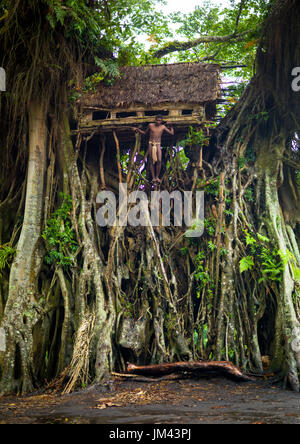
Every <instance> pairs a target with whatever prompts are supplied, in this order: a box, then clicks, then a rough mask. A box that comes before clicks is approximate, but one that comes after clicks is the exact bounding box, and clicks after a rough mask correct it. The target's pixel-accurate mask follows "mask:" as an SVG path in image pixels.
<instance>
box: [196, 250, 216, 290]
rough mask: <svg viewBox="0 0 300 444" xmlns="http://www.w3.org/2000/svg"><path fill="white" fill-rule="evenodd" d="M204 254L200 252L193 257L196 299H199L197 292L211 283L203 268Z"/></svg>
mask: <svg viewBox="0 0 300 444" xmlns="http://www.w3.org/2000/svg"><path fill="white" fill-rule="evenodd" d="M204 260H205V253H204V252H203V251H200V252H199V253H197V255H196V256H195V265H196V273H195V280H196V282H197V297H200V293H199V291H200V290H202V289H203V288H204V287H206V286H207V285H208V284H211V283H212V282H213V281H212V279H211V277H210V275H209V273H208V271H207V269H205V266H204Z"/></svg>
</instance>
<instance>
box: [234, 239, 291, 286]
mask: <svg viewBox="0 0 300 444" xmlns="http://www.w3.org/2000/svg"><path fill="white" fill-rule="evenodd" d="M244 233H245V240H246V245H247V247H248V249H249V251H250V253H251V255H249V256H245V257H243V258H242V259H241V260H240V272H241V273H243V272H245V271H247V270H252V269H254V268H257V270H258V272H259V273H260V274H261V275H262V276H261V278H260V279H259V281H258V282H259V283H261V282H265V281H268V280H269V281H276V282H281V281H282V273H283V270H284V265H285V262H284V260H283V255H282V253H281V252H280V250H278V249H276V248H274V249H271V248H270V247H267V246H266V244H269V243H270V239H269V238H267V237H266V236H263V235H261V234H260V233H257V234H256V238H255V237H254V234H252V233H249V231H248V230H244ZM285 260H287V262H288V261H289V260H290V258H288V259H287V257H285ZM287 262H286V263H287Z"/></svg>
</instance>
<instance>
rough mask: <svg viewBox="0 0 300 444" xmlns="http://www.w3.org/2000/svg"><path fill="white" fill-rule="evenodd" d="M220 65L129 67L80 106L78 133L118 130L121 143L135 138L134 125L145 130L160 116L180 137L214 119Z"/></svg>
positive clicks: (90, 94)
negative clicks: (155, 117)
mask: <svg viewBox="0 0 300 444" xmlns="http://www.w3.org/2000/svg"><path fill="white" fill-rule="evenodd" d="M220 94H221V88H220V66H219V65H217V64H204V63H175V64H170V65H147V66H127V67H123V68H121V69H120V78H118V79H116V80H115V81H114V83H113V84H112V85H110V86H108V85H107V84H105V83H104V82H101V83H100V84H99V85H98V86H97V87H96V90H94V91H91V92H88V93H86V94H84V95H83V96H82V97H81V98H80V99H79V100H78V102H77V105H78V108H79V115H80V119H79V129H78V130H77V131H80V132H82V133H86V134H91V133H93V134H103V133H106V134H108V133H110V134H111V133H112V130H118V134H119V135H120V137H121V138H123V140H125V141H126V140H129V139H130V137H132V134H133V132H132V130H131V129H130V126H137V125H142V126H144V127H145V125H147V124H148V123H150V122H153V119H154V116H155V115H157V114H162V115H163V116H164V118H165V119H166V121H167V122H168V123H169V124H172V125H173V127H174V129H175V134H176V137H179V138H180V137H182V134H186V132H187V131H188V128H189V126H191V125H193V126H195V127H197V126H199V125H201V124H202V123H203V122H205V121H207V120H211V119H212V118H213V117H214V116H215V114H216V104H217V102H218V100H219V98H220Z"/></svg>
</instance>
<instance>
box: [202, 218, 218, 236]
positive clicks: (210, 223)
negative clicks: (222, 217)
mask: <svg viewBox="0 0 300 444" xmlns="http://www.w3.org/2000/svg"><path fill="white" fill-rule="evenodd" d="M204 228H205V232H206V233H207V234H208V236H214V235H215V231H216V219H215V218H214V217H209V218H207V219H205V221H204Z"/></svg>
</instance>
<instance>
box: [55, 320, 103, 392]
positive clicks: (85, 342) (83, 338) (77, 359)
mask: <svg viewBox="0 0 300 444" xmlns="http://www.w3.org/2000/svg"><path fill="white" fill-rule="evenodd" d="M95 318H96V316H95V313H88V314H87V315H86V316H85V317H84V318H83V321H82V323H81V325H80V327H79V328H78V330H77V334H76V339H75V345H74V352H73V357H72V361H71V364H70V367H69V371H68V375H69V377H70V380H69V382H68V384H67V385H66V387H65V389H64V391H63V394H68V393H70V392H71V391H72V390H73V389H74V387H75V386H76V384H77V383H78V382H80V383H81V386H82V387H85V386H86V385H87V384H88V382H89V361H90V343H91V340H92V337H93V332H94V325H95Z"/></svg>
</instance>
